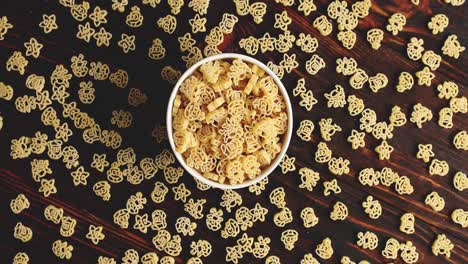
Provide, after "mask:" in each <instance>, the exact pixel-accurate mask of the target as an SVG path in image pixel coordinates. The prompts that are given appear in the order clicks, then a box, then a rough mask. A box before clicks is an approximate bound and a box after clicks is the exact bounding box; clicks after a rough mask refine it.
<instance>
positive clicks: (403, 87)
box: [396, 72, 414, 93]
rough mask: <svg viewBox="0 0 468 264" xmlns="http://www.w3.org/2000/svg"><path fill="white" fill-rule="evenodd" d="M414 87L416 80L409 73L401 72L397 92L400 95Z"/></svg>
mask: <svg viewBox="0 0 468 264" xmlns="http://www.w3.org/2000/svg"><path fill="white" fill-rule="evenodd" d="M413 85H414V78H413V76H412V75H411V73H409V72H401V73H400V76H398V84H397V86H396V90H397V91H398V92H399V93H403V92H405V91H408V90H411V88H413Z"/></svg>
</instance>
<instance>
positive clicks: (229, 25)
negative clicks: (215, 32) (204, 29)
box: [219, 13, 239, 34]
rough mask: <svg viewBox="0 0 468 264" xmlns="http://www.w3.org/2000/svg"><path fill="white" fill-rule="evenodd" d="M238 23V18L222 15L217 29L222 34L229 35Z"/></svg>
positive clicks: (232, 15)
mask: <svg viewBox="0 0 468 264" xmlns="http://www.w3.org/2000/svg"><path fill="white" fill-rule="evenodd" d="M238 21H239V18H238V17H237V16H236V15H234V14H229V13H224V14H223V18H222V19H221V21H220V22H219V28H220V29H221V32H223V33H224V34H231V33H232V31H233V30H234V27H235V26H236V24H237V22H238Z"/></svg>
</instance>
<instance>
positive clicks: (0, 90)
mask: <svg viewBox="0 0 468 264" xmlns="http://www.w3.org/2000/svg"><path fill="white" fill-rule="evenodd" d="M13 93H14V92H13V88H12V87H11V86H10V85H7V84H4V83H3V82H0V98H1V99H3V100H6V101H10V100H11V99H12V98H13Z"/></svg>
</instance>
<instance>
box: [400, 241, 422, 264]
mask: <svg viewBox="0 0 468 264" xmlns="http://www.w3.org/2000/svg"><path fill="white" fill-rule="evenodd" d="M400 250H401V252H400V257H401V259H402V260H403V261H404V262H405V263H416V262H417V261H418V259H419V253H418V252H417V251H416V246H414V245H413V242H411V241H406V243H401V244H400Z"/></svg>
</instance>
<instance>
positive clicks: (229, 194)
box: [220, 190, 242, 213]
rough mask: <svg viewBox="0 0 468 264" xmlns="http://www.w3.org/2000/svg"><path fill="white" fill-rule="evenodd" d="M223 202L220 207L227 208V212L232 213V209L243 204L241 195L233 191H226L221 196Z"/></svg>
mask: <svg viewBox="0 0 468 264" xmlns="http://www.w3.org/2000/svg"><path fill="white" fill-rule="evenodd" d="M221 199H222V200H223V201H222V202H221V203H220V205H221V206H222V207H224V208H226V211H227V212H229V213H230V212H231V209H232V208H234V207H236V206H239V205H241V204H242V197H241V196H240V194H239V193H237V192H236V191H233V190H224V192H223V195H222V196H221Z"/></svg>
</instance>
